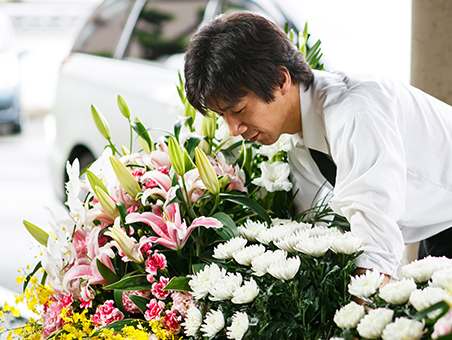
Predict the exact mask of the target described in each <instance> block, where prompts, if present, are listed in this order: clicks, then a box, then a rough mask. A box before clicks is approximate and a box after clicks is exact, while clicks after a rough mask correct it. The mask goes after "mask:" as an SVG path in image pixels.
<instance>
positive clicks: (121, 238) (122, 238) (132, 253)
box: [105, 217, 144, 263]
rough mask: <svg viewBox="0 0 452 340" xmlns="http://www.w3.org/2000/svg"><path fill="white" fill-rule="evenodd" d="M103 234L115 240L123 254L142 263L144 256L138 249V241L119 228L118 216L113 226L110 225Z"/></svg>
mask: <svg viewBox="0 0 452 340" xmlns="http://www.w3.org/2000/svg"><path fill="white" fill-rule="evenodd" d="M105 235H107V236H110V237H111V238H112V239H113V240H115V241H116V245H117V246H118V247H119V248H120V250H122V252H123V253H124V255H126V256H127V257H128V258H129V259H130V260H132V261H133V262H135V263H143V262H144V258H143V255H142V254H141V252H140V251H139V249H138V243H137V242H136V241H135V239H133V238H131V237H129V236H127V235H126V233H125V232H124V231H123V230H122V229H121V226H120V218H119V217H117V218H116V219H115V223H114V225H113V227H111V228H110V229H109V230H108V231H107V232H106V233H105Z"/></svg>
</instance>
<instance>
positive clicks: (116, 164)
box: [110, 156, 141, 198]
mask: <svg viewBox="0 0 452 340" xmlns="http://www.w3.org/2000/svg"><path fill="white" fill-rule="evenodd" d="M110 162H111V166H112V167H113V170H114V171H115V174H116V177H117V178H118V180H119V183H121V186H122V188H123V189H124V190H125V191H126V192H127V193H128V194H129V195H130V196H132V197H133V198H136V197H137V195H138V194H139V193H141V188H140V185H139V184H138V182H137V180H136V179H135V177H133V175H132V174H131V173H130V171H129V170H128V169H127V168H126V166H125V165H124V164H122V162H121V161H120V160H119V159H117V158H116V157H114V156H110Z"/></svg>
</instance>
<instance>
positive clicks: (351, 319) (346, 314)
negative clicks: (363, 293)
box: [333, 301, 364, 329]
mask: <svg viewBox="0 0 452 340" xmlns="http://www.w3.org/2000/svg"><path fill="white" fill-rule="evenodd" d="M363 315H364V307H363V306H362V305H358V304H357V303H356V302H354V301H352V302H350V303H349V304H347V305H345V306H343V307H342V308H341V309H339V310H337V311H336V313H335V314H334V318H333V321H334V323H335V324H336V325H337V326H338V327H339V328H342V329H345V328H355V327H356V325H357V324H358V322H359V320H361V318H362V317H363Z"/></svg>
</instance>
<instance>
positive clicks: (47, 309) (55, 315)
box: [42, 291, 72, 338]
mask: <svg viewBox="0 0 452 340" xmlns="http://www.w3.org/2000/svg"><path fill="white" fill-rule="evenodd" d="M71 303H72V295H67V296H65V297H63V295H62V294H61V293H60V292H58V291H56V292H55V296H51V297H50V298H49V301H48V302H47V303H46V304H45V305H44V313H43V314H42V336H43V337H44V338H48V337H49V336H50V335H51V334H52V333H54V332H56V331H57V330H59V329H60V328H61V327H63V326H64V324H65V323H64V321H63V319H61V317H60V314H61V311H62V310H63V308H64V307H67V306H69V305H70V304H71Z"/></svg>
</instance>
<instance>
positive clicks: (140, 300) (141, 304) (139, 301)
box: [127, 294, 149, 314]
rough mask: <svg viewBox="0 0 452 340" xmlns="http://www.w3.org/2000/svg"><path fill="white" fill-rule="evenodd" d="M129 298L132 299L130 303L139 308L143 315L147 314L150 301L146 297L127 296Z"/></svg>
mask: <svg viewBox="0 0 452 340" xmlns="http://www.w3.org/2000/svg"><path fill="white" fill-rule="evenodd" d="M127 297H128V298H129V299H130V301H132V302H133V304H134V305H135V306H137V307H138V308H139V310H140V311H141V313H143V314H144V313H146V311H147V310H148V307H147V306H146V305H147V304H148V303H149V299H146V298H145V297H142V296H137V295H133V294H127Z"/></svg>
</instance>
